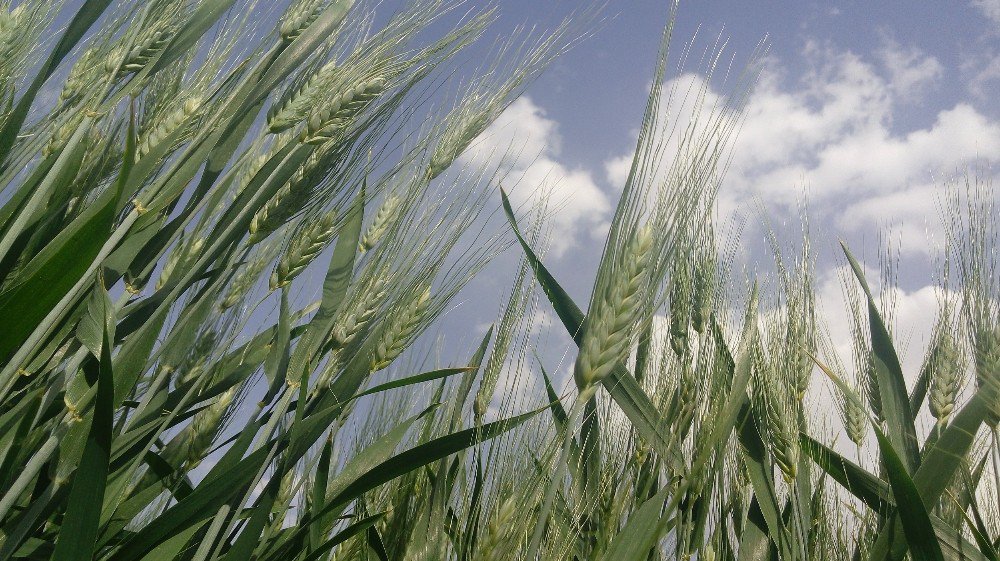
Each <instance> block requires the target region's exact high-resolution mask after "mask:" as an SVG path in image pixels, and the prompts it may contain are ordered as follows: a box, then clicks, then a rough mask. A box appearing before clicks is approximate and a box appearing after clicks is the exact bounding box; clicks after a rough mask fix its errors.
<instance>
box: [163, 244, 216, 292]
mask: <svg viewBox="0 0 1000 561" xmlns="http://www.w3.org/2000/svg"><path fill="white" fill-rule="evenodd" d="M184 236H185V234H184V233H183V232H182V233H181V235H180V237H179V239H178V240H177V245H175V246H174V249H173V251H171V252H170V255H168V256H167V261H166V263H164V264H163V269H162V270H161V271H160V278H159V279H157V281H156V290H159V289H161V288H163V287H164V286H165V285H166V284H167V282H169V281H170V276H171V275H172V274H173V273H174V271H175V270H177V268H178V267H179V266H180V267H183V266H184V265H186V264H187V263H188V262H189V261H190V260H191V259H192V258H193V257H196V256H197V255H198V254H199V253H200V252H201V250H202V248H204V247H205V238H195V239H193V240H191V241H190V242H188V241H187V240H185V239H184Z"/></svg>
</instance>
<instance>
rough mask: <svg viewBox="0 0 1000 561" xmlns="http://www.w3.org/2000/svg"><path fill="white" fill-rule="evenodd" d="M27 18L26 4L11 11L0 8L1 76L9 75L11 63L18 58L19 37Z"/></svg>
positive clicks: (11, 68)
mask: <svg viewBox="0 0 1000 561" xmlns="http://www.w3.org/2000/svg"><path fill="white" fill-rule="evenodd" d="M27 16H28V13H27V8H26V3H24V2H22V3H20V4H19V5H18V6H17V7H16V8H14V9H13V10H10V11H7V8H6V7H4V8H0V65H3V66H2V68H3V71H4V72H3V74H4V75H5V77H6V76H8V75H10V73H11V71H12V70H13V62H14V60H15V59H17V58H19V55H18V51H19V50H20V45H21V41H20V40H19V39H20V35H21V33H22V32H23V29H22V27H23V26H24V24H25V18H26V17H27Z"/></svg>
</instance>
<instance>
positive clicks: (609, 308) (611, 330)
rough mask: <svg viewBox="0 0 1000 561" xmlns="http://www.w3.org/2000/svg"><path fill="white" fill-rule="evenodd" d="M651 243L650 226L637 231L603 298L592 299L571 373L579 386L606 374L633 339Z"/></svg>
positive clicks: (595, 380)
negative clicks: (593, 304)
mask: <svg viewBox="0 0 1000 561" xmlns="http://www.w3.org/2000/svg"><path fill="white" fill-rule="evenodd" d="M652 247H653V231H652V228H650V227H648V226H645V227H642V228H640V229H639V230H638V231H636V233H635V236H634V237H633V238H632V240H631V241H630V242H629V244H628V246H627V247H626V249H625V251H624V252H623V255H622V258H621V268H620V269H619V271H618V273H619V274H618V275H616V278H615V279H614V280H613V281H612V282H611V283H609V286H608V288H607V291H606V292H605V294H604V298H602V299H600V300H598V301H597V302H596V303H595V306H596V308H597V309H596V311H595V313H594V314H593V315H592V316H591V317H589V318H588V319H587V327H586V332H585V333H584V335H583V342H582V343H581V344H580V352H579V353H578V354H577V359H576V364H575V365H574V369H573V377H574V378H575V380H576V385H577V387H578V388H580V389H581V390H582V389H585V388H589V387H590V386H592V385H593V384H595V383H597V382H599V381H601V380H603V379H604V377H605V376H607V375H608V374H609V373H610V372H611V369H612V368H614V367H615V364H617V362H618V361H620V360H622V359H623V358H624V356H625V352H626V351H627V349H628V345H629V343H630V342H631V339H632V330H633V328H634V324H635V321H636V317H637V315H638V313H639V303H640V299H641V298H642V291H643V290H644V289H645V285H646V277H647V274H648V271H647V268H648V265H649V259H650V253H651V249H652Z"/></svg>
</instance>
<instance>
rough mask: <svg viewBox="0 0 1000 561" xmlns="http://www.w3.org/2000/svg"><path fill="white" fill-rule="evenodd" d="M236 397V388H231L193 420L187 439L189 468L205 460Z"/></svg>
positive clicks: (187, 462)
mask: <svg viewBox="0 0 1000 561" xmlns="http://www.w3.org/2000/svg"><path fill="white" fill-rule="evenodd" d="M235 395H236V388H230V389H228V390H226V391H225V392H223V393H222V394H221V395H220V396H219V399H218V400H216V402H215V403H213V404H211V405H209V406H208V407H206V408H205V409H203V410H201V411H199V412H198V413H197V414H195V416H194V419H192V420H191V426H190V431H191V432H190V433H189V437H188V438H187V447H186V448H187V450H185V452H186V454H187V461H186V464H187V467H188V469H190V468H193V467H195V466H197V465H198V464H200V463H201V461H202V460H203V459H205V453H206V452H208V449H209V447H210V446H211V445H212V441H213V440H215V436H216V434H218V432H219V425H220V424H221V423H222V418H223V416H224V415H225V414H226V409H228V408H229V405H230V404H231V403H232V402H233V397H234V396H235Z"/></svg>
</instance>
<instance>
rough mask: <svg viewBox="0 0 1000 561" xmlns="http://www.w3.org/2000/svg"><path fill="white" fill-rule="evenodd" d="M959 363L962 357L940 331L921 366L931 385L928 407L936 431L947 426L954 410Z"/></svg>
mask: <svg viewBox="0 0 1000 561" xmlns="http://www.w3.org/2000/svg"><path fill="white" fill-rule="evenodd" d="M962 362H963V360H962V355H961V352H960V351H959V349H958V347H957V345H956V343H955V340H954V338H952V336H951V335H950V334H949V333H947V332H946V331H939V332H938V333H937V334H936V337H934V340H933V341H932V342H931V347H930V349H929V350H928V353H927V357H926V358H925V360H924V365H923V371H924V372H925V373H926V376H927V379H928V381H929V382H930V390H929V394H928V397H927V402H928V406H929V408H930V411H931V415H932V416H933V417H934V418H935V419H937V424H938V426H939V427H943V426H944V425H946V424H947V423H948V419H949V417H951V414H952V412H953V411H954V410H955V401H956V400H957V399H958V393H959V392H960V391H961V389H962V381H963V380H962V375H963V373H964V366H963V364H962Z"/></svg>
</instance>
